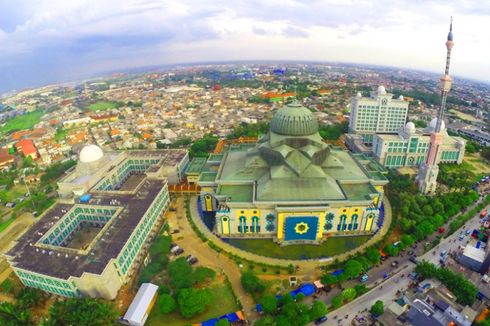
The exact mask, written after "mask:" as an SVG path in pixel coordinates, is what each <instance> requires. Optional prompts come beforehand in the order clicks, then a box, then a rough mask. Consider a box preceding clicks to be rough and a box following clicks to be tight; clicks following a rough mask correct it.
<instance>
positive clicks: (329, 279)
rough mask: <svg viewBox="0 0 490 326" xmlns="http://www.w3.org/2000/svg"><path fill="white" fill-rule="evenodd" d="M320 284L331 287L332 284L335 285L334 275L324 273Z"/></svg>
mask: <svg viewBox="0 0 490 326" xmlns="http://www.w3.org/2000/svg"><path fill="white" fill-rule="evenodd" d="M322 283H323V284H324V285H333V284H335V283H337V277H335V276H334V275H332V274H330V273H325V274H323V277H322Z"/></svg>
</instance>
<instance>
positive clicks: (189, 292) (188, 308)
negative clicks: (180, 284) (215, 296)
mask: <svg viewBox="0 0 490 326" xmlns="http://www.w3.org/2000/svg"><path fill="white" fill-rule="evenodd" d="M177 302H178V304H179V310H180V314H181V315H182V317H184V318H192V317H193V316H195V315H196V314H199V313H202V312H204V310H206V306H207V305H208V304H209V303H210V302H211V295H210V294H209V291H208V290H198V289H193V288H190V289H182V290H180V291H179V295H178V297H177Z"/></svg>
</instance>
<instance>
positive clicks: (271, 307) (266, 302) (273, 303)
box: [260, 295, 277, 314]
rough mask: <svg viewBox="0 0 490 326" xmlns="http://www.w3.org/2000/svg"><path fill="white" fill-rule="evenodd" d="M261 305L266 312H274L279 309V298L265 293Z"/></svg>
mask: <svg viewBox="0 0 490 326" xmlns="http://www.w3.org/2000/svg"><path fill="white" fill-rule="evenodd" d="M260 305H261V306H262V310H263V311H264V312H265V313H268V314H272V313H274V312H276V310H277V299H276V298H275V297H273V296H272V295H265V296H263V297H262V299H261V300H260Z"/></svg>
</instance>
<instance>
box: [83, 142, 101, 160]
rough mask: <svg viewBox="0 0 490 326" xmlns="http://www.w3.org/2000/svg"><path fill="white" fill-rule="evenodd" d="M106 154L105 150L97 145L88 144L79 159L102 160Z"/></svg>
mask: <svg viewBox="0 0 490 326" xmlns="http://www.w3.org/2000/svg"><path fill="white" fill-rule="evenodd" d="M103 156H104V152H103V151H102V149H101V148H100V147H99V146H97V145H93V144H90V145H86V146H85V147H83V148H82V150H81V151H80V156H79V160H80V162H82V163H90V162H95V161H98V160H100V159H101V158H102V157H103Z"/></svg>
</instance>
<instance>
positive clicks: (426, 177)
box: [416, 17, 454, 194]
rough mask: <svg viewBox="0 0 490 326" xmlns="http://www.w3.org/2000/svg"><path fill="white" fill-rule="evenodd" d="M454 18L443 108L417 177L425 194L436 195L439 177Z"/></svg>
mask: <svg viewBox="0 0 490 326" xmlns="http://www.w3.org/2000/svg"><path fill="white" fill-rule="evenodd" d="M453 46H454V42H453V17H451V23H450V25H449V34H447V41H446V48H447V55H446V69H445V71H444V76H442V77H441V79H440V81H441V98H442V99H441V106H440V108H439V111H438V112H437V120H436V124H435V126H434V128H433V129H432V132H431V135H430V148H429V153H428V155H427V158H426V161H425V163H424V164H422V166H421V167H420V170H419V174H418V175H417V179H416V181H417V184H418V187H419V190H420V191H421V192H422V193H424V194H430V193H434V192H435V191H436V186H437V175H438V174H439V166H438V163H439V160H440V155H441V153H440V147H441V144H442V141H443V138H444V133H442V132H441V131H442V129H444V122H443V121H442V119H443V117H444V111H445V109H446V101H447V96H448V94H449V91H450V90H451V84H452V79H451V77H450V76H449V64H450V62H451V50H452V49H453Z"/></svg>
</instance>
